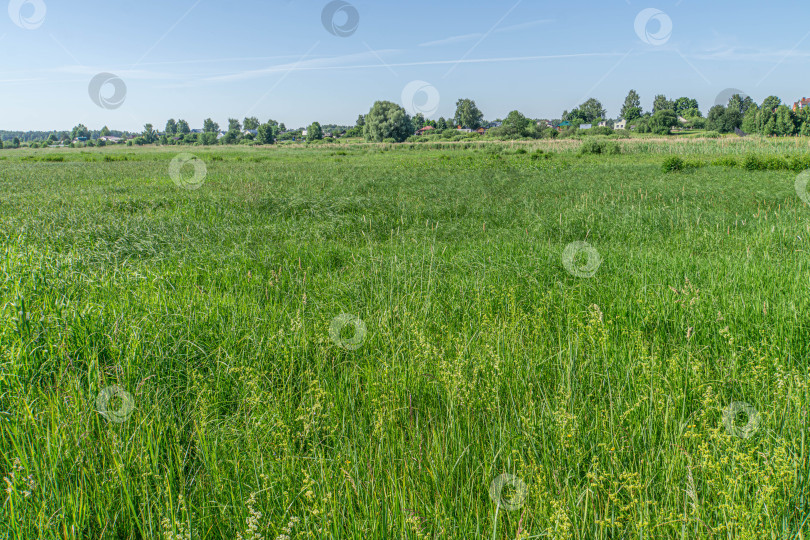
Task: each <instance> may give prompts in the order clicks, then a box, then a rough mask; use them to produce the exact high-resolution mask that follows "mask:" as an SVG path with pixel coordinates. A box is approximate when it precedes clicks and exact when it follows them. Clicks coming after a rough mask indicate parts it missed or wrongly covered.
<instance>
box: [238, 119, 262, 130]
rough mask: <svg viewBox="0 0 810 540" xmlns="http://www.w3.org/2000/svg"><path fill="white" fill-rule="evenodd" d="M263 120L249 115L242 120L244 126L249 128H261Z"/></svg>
mask: <svg viewBox="0 0 810 540" xmlns="http://www.w3.org/2000/svg"><path fill="white" fill-rule="evenodd" d="M260 125H261V122H259V119H258V118H256V117H255V116H249V117H247V118H245V119H244V120H243V121H242V127H244V128H245V129H246V130H247V129H259V126H260Z"/></svg>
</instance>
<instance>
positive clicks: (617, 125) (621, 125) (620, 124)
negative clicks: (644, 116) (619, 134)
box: [613, 119, 627, 129]
mask: <svg viewBox="0 0 810 540" xmlns="http://www.w3.org/2000/svg"><path fill="white" fill-rule="evenodd" d="M613 129H627V120H624V119H622V120H619V121H617V122H616V123H615V124H613Z"/></svg>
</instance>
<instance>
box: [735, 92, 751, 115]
mask: <svg viewBox="0 0 810 540" xmlns="http://www.w3.org/2000/svg"><path fill="white" fill-rule="evenodd" d="M754 105H756V103H754V100H753V99H751V97H750V96H745V97H743V96H741V95H740V94H734V95H733V96H731V98H730V99H729V100H728V108H729V109H734V110H736V111H739V112H740V114H741V115H743V116H745V113H747V112H748V109H750V108H751V107H752V106H754Z"/></svg>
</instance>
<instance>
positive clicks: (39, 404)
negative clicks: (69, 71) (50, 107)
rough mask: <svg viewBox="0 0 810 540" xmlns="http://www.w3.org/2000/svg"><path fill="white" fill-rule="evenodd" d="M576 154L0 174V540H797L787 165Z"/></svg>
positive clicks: (692, 148) (324, 152)
mask: <svg viewBox="0 0 810 540" xmlns="http://www.w3.org/2000/svg"><path fill="white" fill-rule="evenodd" d="M579 144H580V143H579V141H557V142H553V143H552V142H549V143H543V142H536V143H531V144H529V145H521V144H472V145H470V144H458V145H431V144H425V145H421V146H420V145H340V146H322V147H316V148H268V149H260V148H257V149H252V148H234V149H209V148H201V147H194V148H183V149H172V148H151V149H149V148H146V149H130V148H127V149H119V148H108V149H96V150H88V151H79V150H68V149H65V150H53V151H45V150H43V151H29V150H20V151H3V152H2V154H0V237H2V242H3V247H2V262H1V263H0V306H1V307H2V319H0V321H1V322H0V453H1V454H2V457H0V474H2V476H3V478H4V482H3V484H4V490H5V491H4V493H3V501H2V511H0V538H77V539H78V538H133V539H134V538H165V539H173V540H174V539H196V538H204V539H214V538H228V539H235V538H240V539H243V540H248V539H251V540H258V539H259V538H262V539H265V540H273V539H288V538H289V539H304V538H341V539H346V538H357V539H360V538H375V539H376V538H379V539H383V538H408V539H424V538H450V539H466V538H497V539H526V538H549V539H551V538H554V539H582V540H586V539H608V538H610V539H619V538H627V539H641V538H644V539H648V538H661V539H669V538H690V539H691V538H723V539H732V538H745V539H759V538H769V539H777V538H778V539H805V538H808V536H809V535H808V533H809V532H810V480H809V479H808V469H810V458H808V454H810V440H808V425H809V422H808V412H810V411H808V405H809V404H810V362H809V361H808V357H810V258H809V257H808V254H809V253H810V205H808V204H806V203H805V202H804V201H803V200H802V198H801V197H800V196H799V193H797V189H796V188H795V183H796V179H797V172H796V171H795V170H787V169H785V170H763V171H758V170H747V169H746V168H745V167H742V166H730V165H729V164H728V163H727V164H726V165H717V164H715V162H716V161H717V160H718V159H720V158H728V157H729V156H731V157H734V156H740V157H741V156H742V155H744V154H748V153H752V152H753V153H758V154H761V155H763V156H772V155H786V156H789V157H797V158H801V157H802V156H805V157H806V156H807V153H808V151H809V150H810V146H808V141H807V140H802V139H796V140H793V141H790V142H786V141H779V142H771V141H764V142H763V141H762V140H753V139H745V140H732V139H720V140H693V139H686V138H684V139H679V140H677V141H675V142H668V143H667V142H661V141H654V140H638V141H635V140H634V141H625V142H623V143H622V145H623V146H622V153H621V154H619V155H579V154H578V151H577V149H578V145H579ZM537 149H540V152H537V151H536V150H537ZM178 151H184V152H188V151H191V152H193V153H194V154H195V155H196V156H198V158H199V159H200V160H201V162H198V166H200V169H199V170H198V171H197V172H198V173H200V176H198V177H197V179H196V180H198V182H196V183H195V182H192V183H188V177H189V175H190V172H191V169H190V168H188V167H186V168H184V169H183V170H182V174H183V176H182V177H181V179H180V180H181V181H180V182H179V183H180V184H181V186H178V185H176V183H175V182H174V181H173V180H172V178H170V168H171V162H172V160H173V159H174V158H175V156H176V155H177V152H178ZM673 153H679V154H684V155H687V156H688V159H691V160H695V161H696V162H699V164H700V165H701V166H699V167H690V168H687V169H685V170H683V171H681V172H674V173H666V172H664V171H663V170H662V163H663V161H664V159H665V157H666V156H665V155H664V154H673ZM203 163H204V165H205V167H204V168H205V171H204V176H203V171H202V167H201V165H202V164H203ZM731 165H733V163H732V164H731ZM187 188H198V189H187ZM805 198H808V197H805ZM808 200H810V198H808ZM583 243H587V245H585V244H583ZM578 247H579V248H585V249H580V250H579V251H577V248H578Z"/></svg>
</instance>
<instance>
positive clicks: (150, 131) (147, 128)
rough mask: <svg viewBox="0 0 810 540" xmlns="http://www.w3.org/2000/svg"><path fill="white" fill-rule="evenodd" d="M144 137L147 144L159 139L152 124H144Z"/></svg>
mask: <svg viewBox="0 0 810 540" xmlns="http://www.w3.org/2000/svg"><path fill="white" fill-rule="evenodd" d="M142 137H143V138H144V140H145V141H146V144H152V143H153V142H155V141H156V140H157V135H156V134H155V129H154V127H153V126H152V124H144V126H143V135H142Z"/></svg>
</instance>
